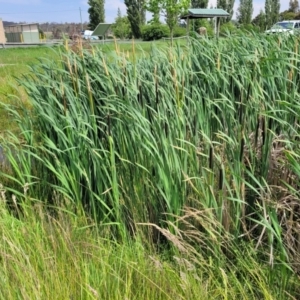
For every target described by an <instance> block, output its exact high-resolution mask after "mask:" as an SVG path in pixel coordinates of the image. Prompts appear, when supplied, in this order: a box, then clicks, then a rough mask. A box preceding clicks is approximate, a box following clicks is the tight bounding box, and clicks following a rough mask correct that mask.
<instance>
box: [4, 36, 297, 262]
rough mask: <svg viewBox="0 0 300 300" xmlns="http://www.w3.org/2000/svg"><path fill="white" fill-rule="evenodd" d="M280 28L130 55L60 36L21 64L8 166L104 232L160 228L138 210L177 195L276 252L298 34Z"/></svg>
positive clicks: (43, 195) (37, 192)
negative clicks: (28, 68) (56, 57)
mask: <svg viewBox="0 0 300 300" xmlns="http://www.w3.org/2000/svg"><path fill="white" fill-rule="evenodd" d="M278 39H279V38H278V37H263V38H262V37H261V36H253V35H251V36H243V37H239V36H236V37H228V38H226V39H221V40H219V42H218V43H217V42H216V41H215V40H209V39H203V40H201V42H199V41H197V40H192V41H191V42H190V43H189V44H188V45H186V46H177V47H172V48H169V49H156V48H155V47H153V49H152V50H151V52H150V53H149V54H142V55H140V56H137V54H136V53H135V54H134V58H133V59H131V58H128V56H127V55H125V54H123V53H121V51H120V50H119V48H118V47H117V48H116V49H117V51H115V52H113V53H111V54H109V55H107V54H104V53H103V52H102V50H101V48H99V49H93V51H89V50H84V49H82V51H80V53H79V54H76V53H74V52H72V51H71V50H69V51H64V52H63V53H62V55H61V60H60V62H59V63H57V62H56V63H50V62H45V63H43V64H42V65H39V66H36V67H32V72H33V73H34V74H35V76H34V79H24V78H23V79H21V81H20V82H21V84H22V85H23V86H24V87H25V88H26V90H27V93H28V95H29V97H30V99H31V103H32V107H31V110H30V111H27V113H25V114H22V116H21V115H18V114H17V113H15V112H14V116H15V118H16V119H17V120H18V121H19V124H20V129H21V132H22V139H23V140H24V141H25V143H24V144H23V145H22V147H21V149H19V151H20V153H23V154H20V155H18V158H16V157H15V155H9V156H8V157H9V158H10V159H11V160H12V163H11V165H12V167H13V169H14V171H15V175H14V178H11V180H14V181H15V182H16V183H17V184H20V185H24V184H25V182H29V184H30V185H29V186H30V190H29V191H28V194H30V195H31V196H32V197H38V198H39V199H41V200H45V201H50V202H51V201H54V200H55V201H66V200H67V201H68V203H70V202H71V203H74V205H77V204H80V205H81V206H82V207H83V208H84V209H85V211H86V212H87V213H88V214H89V215H90V216H92V217H93V218H95V220H97V222H99V224H102V225H104V224H107V225H109V226H111V227H112V228H113V230H112V232H113V234H115V236H116V237H120V236H125V235H126V236H127V235H136V234H138V233H141V234H145V235H146V236H147V237H148V236H149V237H150V238H152V239H154V240H155V239H159V234H158V232H157V231H155V230H152V229H151V228H148V229H145V227H143V228H141V227H139V226H137V225H136V224H137V223H153V224H156V225H157V226H164V224H167V223H165V222H164V221H172V220H175V219H174V218H173V217H172V216H178V215H180V214H181V211H182V209H183V208H184V207H185V206H189V207H193V209H197V208H201V209H207V211H210V213H211V217H212V219H216V220H218V222H219V224H222V226H223V227H224V228H225V229H226V232H227V233H228V234H230V235H232V236H233V237H234V238H236V239H240V238H247V239H251V240H253V241H254V243H256V245H257V247H259V246H261V245H267V247H269V249H270V252H269V253H270V263H272V260H273V258H274V255H275V254H274V253H275V252H274V251H275V250H278V249H279V250H280V251H282V252H281V253H284V255H285V257H286V251H285V250H284V249H285V247H286V243H285V242H284V241H285V238H284V237H283V236H282V230H281V229H280V228H283V227H282V224H281V223H280V220H279V218H278V216H279V215H278V214H277V211H278V209H277V208H276V207H277V205H278V203H281V206H280V211H281V215H282V213H283V210H284V206H283V205H282V202H280V201H281V200H282V197H286V194H288V195H293V201H296V200H295V199H299V198H298V192H297V187H298V181H297V179H298V174H299V172H298V168H299V166H298V165H297V163H296V157H298V155H299V146H298V141H299V134H298V126H299V112H300V105H299V54H298V41H297V40H296V38H293V37H280V39H281V42H280V43H279V42H278ZM133 47H136V45H133ZM133 50H134V49H133ZM11 111H12V112H13V109H11ZM10 148H11V147H8V151H9V149H10ZM279 149H280V155H276V153H278V150H279ZM287 156H288V158H287ZM13 160H15V161H13ZM291 164H293V168H292V169H291ZM278 187H282V188H284V191H285V192H284V193H283V192H280V188H278ZM282 191H283V190H282ZM297 201H298V200H297ZM289 210H290V206H289ZM153 228H154V227H153ZM224 228H222V229H221V228H220V232H222V231H223V230H224ZM219 236H221V235H219ZM290 244H291V243H290Z"/></svg>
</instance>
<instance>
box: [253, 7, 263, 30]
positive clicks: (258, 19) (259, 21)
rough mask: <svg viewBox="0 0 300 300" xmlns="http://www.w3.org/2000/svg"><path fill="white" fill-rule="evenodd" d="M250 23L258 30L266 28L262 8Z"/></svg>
mask: <svg viewBox="0 0 300 300" xmlns="http://www.w3.org/2000/svg"><path fill="white" fill-rule="evenodd" d="M252 24H254V25H255V26H257V27H258V28H259V29H260V31H264V30H266V15H265V13H264V11H263V10H262V9H261V10H260V12H259V14H258V15H257V16H256V17H255V18H254V19H253V20H252Z"/></svg>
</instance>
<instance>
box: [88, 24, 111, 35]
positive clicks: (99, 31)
mask: <svg viewBox="0 0 300 300" xmlns="http://www.w3.org/2000/svg"><path fill="white" fill-rule="evenodd" d="M110 26H111V24H108V23H99V24H98V25H97V27H96V29H95V30H94V31H93V33H92V35H96V36H104V35H105V33H106V32H107V30H108V29H109V27H110Z"/></svg>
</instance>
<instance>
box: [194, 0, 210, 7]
mask: <svg viewBox="0 0 300 300" xmlns="http://www.w3.org/2000/svg"><path fill="white" fill-rule="evenodd" d="M207 5H208V0H191V7H192V8H207Z"/></svg>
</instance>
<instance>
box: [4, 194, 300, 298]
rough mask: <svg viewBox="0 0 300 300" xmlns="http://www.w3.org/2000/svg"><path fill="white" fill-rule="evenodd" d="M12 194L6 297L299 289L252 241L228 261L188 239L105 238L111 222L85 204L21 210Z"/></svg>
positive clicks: (275, 293)
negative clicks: (166, 246)
mask: <svg viewBox="0 0 300 300" xmlns="http://www.w3.org/2000/svg"><path fill="white" fill-rule="evenodd" d="M5 201H7V202H8V201H10V199H9V198H8V197H6V200H5ZM5 201H4V199H3V196H2V197H1V207H0V216H1V218H0V220H1V221H0V232H1V236H2V242H1V244H0V255H1V262H0V271H1V276H0V298H1V299H6V300H10V299H12V300H14V299H49V300H50V299H51V300H52V299H58V300H60V299H109V300H110V299H114V300H117V299H120V300H121V299H122V300H124V299H132V300H134V299H136V300H139V299H149V300H150V299H153V300H159V299H170V300H172V299H184V300H194V299H203V300H211V299H249V300H252V299H274V300H278V299H293V298H292V296H291V295H297V293H299V286H298V284H297V283H296V282H295V280H296V278H295V279H293V280H290V281H289V283H288V284H287V285H286V286H285V288H284V289H282V286H283V282H282V279H283V278H284V274H282V273H281V271H280V270H274V271H273V276H277V278H278V279H280V280H277V279H270V275H269V274H270V270H268V269H267V268H266V267H265V266H264V265H263V264H260V263H259V259H258V258H257V257H256V254H255V251H254V249H253V248H249V246H247V247H242V245H240V246H239V248H235V247H233V248H232V250H235V256H234V257H232V258H231V260H228V262H226V260H224V261H223V262H222V263H220V260H218V263H217V262H216V260H215V258H214V257H211V258H207V259H206V258H205V257H201V255H200V254H199V253H198V254H197V253H196V252H195V253H193V249H192V248H191V247H190V246H189V245H188V243H185V242H182V247H183V248H185V249H186V251H187V253H183V252H180V251H175V253H173V256H171V255H170V253H167V252H165V254H164V255H161V254H159V253H158V252H156V251H155V250H154V249H151V247H150V248H149V247H145V243H142V241H132V240H131V241H130V240H128V241H127V242H124V243H122V244H119V243H115V242H113V241H111V240H109V239H108V238H105V233H104V232H105V231H106V232H107V229H105V228H102V227H101V226H100V227H99V225H98V224H95V223H93V222H91V221H88V220H87V219H86V218H85V217H84V216H83V215H82V214H80V213H79V212H78V211H77V213H76V215H75V214H74V213H72V212H70V211H69V212H68V211H66V210H62V209H59V210H53V209H52V213H49V209H46V208H45V207H44V205H43V204H42V203H39V202H36V201H34V202H31V203H30V206H28V205H25V204H24V206H22V212H23V213H22V214H21V213H20V214H19V215H18V217H17V218H16V217H14V216H12V215H11V212H10V211H9V210H8V209H7V208H6V207H5V205H4V203H5ZM18 210H19V211H21V208H20V207H19V208H18ZM99 232H101V233H100V234H99ZM176 240H177V241H176ZM178 240H179V238H178V237H177V238H175V239H174V243H175V244H176V243H177V242H178ZM289 294H291V295H289Z"/></svg>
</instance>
